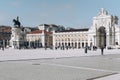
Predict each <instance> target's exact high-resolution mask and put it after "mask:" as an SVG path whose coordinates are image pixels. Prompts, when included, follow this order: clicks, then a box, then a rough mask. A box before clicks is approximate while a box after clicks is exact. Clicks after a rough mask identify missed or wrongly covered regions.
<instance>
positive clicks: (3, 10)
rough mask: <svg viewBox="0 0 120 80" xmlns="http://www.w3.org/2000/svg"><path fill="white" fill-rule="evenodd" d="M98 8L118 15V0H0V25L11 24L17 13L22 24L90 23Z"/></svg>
mask: <svg viewBox="0 0 120 80" xmlns="http://www.w3.org/2000/svg"><path fill="white" fill-rule="evenodd" d="M101 8H105V9H106V10H107V11H108V13H109V14H112V15H116V16H118V17H119V18H120V0H0V25H8V26H13V22H12V20H13V19H16V17H17V16H19V20H20V22H21V25H23V26H30V27H36V26H38V25H40V24H56V25H63V26H65V27H73V28H84V27H90V26H92V19H93V17H94V16H97V15H98V13H99V11H100V9H101Z"/></svg>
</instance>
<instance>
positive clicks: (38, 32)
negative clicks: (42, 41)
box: [28, 30, 52, 34]
mask: <svg viewBox="0 0 120 80" xmlns="http://www.w3.org/2000/svg"><path fill="white" fill-rule="evenodd" d="M42 32H43V30H34V31H32V32H30V33H28V34H41V33H42ZM44 33H45V34H52V32H47V31H44Z"/></svg>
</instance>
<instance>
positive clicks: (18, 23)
mask: <svg viewBox="0 0 120 80" xmlns="http://www.w3.org/2000/svg"><path fill="white" fill-rule="evenodd" d="M13 22H14V27H17V28H20V26H21V23H20V21H19V17H18V16H17V19H13Z"/></svg>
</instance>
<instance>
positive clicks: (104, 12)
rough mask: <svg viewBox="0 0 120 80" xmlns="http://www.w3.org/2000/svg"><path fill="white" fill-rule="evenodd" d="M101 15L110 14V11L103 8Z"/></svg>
mask: <svg viewBox="0 0 120 80" xmlns="http://www.w3.org/2000/svg"><path fill="white" fill-rule="evenodd" d="M99 15H108V12H107V11H106V10H105V9H104V8H101V10H100V13H99Z"/></svg>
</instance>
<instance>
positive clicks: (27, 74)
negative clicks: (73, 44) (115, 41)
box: [0, 49, 120, 80]
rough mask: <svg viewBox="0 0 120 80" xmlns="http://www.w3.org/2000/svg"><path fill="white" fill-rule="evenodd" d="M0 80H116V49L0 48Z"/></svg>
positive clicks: (119, 69) (119, 67)
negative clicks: (85, 51) (102, 52)
mask: <svg viewBox="0 0 120 80" xmlns="http://www.w3.org/2000/svg"><path fill="white" fill-rule="evenodd" d="M0 71H1V73H0V80H119V79H120V74H119V73H120V50H119V49H113V50H104V55H101V51H100V50H99V49H98V50H97V51H92V50H91V51H88V52H87V54H86V53H84V49H71V50H50V49H48V50H44V49H33V50H17V49H5V50H4V51H2V50H0Z"/></svg>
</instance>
